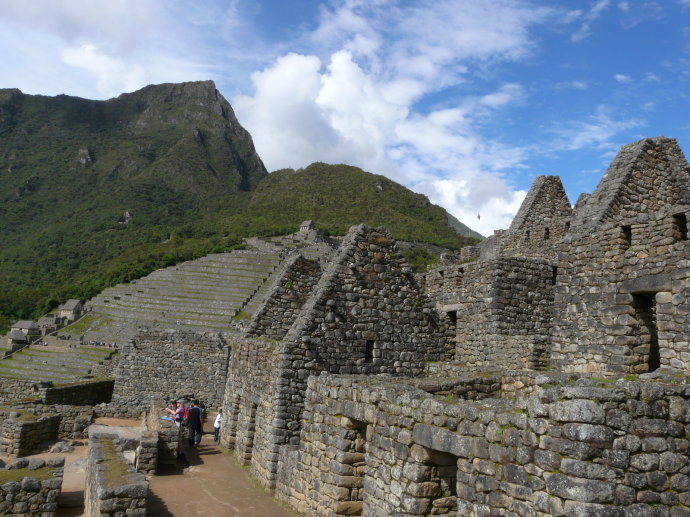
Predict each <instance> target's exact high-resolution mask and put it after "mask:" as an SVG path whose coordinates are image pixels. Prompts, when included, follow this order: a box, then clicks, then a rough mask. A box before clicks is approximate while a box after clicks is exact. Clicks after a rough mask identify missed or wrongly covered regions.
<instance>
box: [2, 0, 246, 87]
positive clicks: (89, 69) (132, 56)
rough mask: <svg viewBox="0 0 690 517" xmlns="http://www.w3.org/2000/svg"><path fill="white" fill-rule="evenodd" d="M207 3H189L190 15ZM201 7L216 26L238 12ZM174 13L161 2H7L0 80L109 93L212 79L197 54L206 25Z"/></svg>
mask: <svg viewBox="0 0 690 517" xmlns="http://www.w3.org/2000/svg"><path fill="white" fill-rule="evenodd" d="M202 5H203V4H201V3H200V2H199V1H192V2H189V3H187V4H186V8H187V12H186V14H187V16H189V17H190V18H195V14H194V13H195V8H196V11H200V8H201V6H202ZM203 12H207V13H209V12H213V13H214V14H215V15H216V16H215V17H214V20H213V23H215V24H216V26H221V25H222V23H224V21H226V20H227V19H228V17H230V16H232V15H233V13H232V11H231V10H230V11H228V10H227V9H226V8H224V9H223V11H222V12H218V11H216V10H215V9H212V8H210V6H209V7H208V8H206V9H205V10H203ZM177 14H178V13H177V12H175V10H174V7H173V6H172V4H169V3H167V2H164V1H163V0H121V1H117V2H106V1H94V0H61V1H60V2H52V1H49V0H35V1H32V2H24V1H22V0H5V1H3V6H2V9H1V10H0V48H2V49H3V60H2V63H0V67H2V69H0V72H4V73H0V86H2V87H17V88H20V89H21V90H23V91H25V92H27V93H41V94H49V95H55V94H58V93H67V94H70V95H83V96H88V97H90V98H94V97H96V98H107V97H110V96H114V95H117V94H120V93H122V92H123V91H132V90H134V89H137V88H141V87H142V86H145V85H147V84H150V83H161V82H176V81H183V80H197V79H208V78H209V76H212V75H213V68H212V66H209V65H207V64H204V63H203V62H199V60H198V55H199V53H201V50H202V49H203V48H204V45H205V44H204V43H203V37H204V32H205V31H204V30H203V28H202V26H201V25H200V26H199V27H195V26H194V25H192V22H190V21H188V20H187V18H180V17H179V16H177ZM207 22H208V20H207ZM209 23H210V22H209ZM182 34H184V37H182ZM42 78H45V80H42ZM10 81H11V83H10Z"/></svg>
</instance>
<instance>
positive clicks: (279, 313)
mask: <svg viewBox="0 0 690 517" xmlns="http://www.w3.org/2000/svg"><path fill="white" fill-rule="evenodd" d="M320 276H321V266H320V265H319V263H318V261H316V260H308V259H306V258H304V257H303V256H302V255H297V256H294V257H291V258H290V259H288V260H287V261H286V264H285V265H284V266H283V268H282V272H281V274H279V275H277V277H276V279H275V280H274V284H273V286H272V288H271V290H270V291H269V293H268V295H267V296H266V297H265V299H264V301H263V302H262V304H261V305H260V306H259V308H258V309H257V311H256V312H255V314H254V317H253V318H252V320H251V322H250V324H249V329H248V331H247V334H249V335H254V336H264V337H267V338H270V339H282V338H283V337H284V336H285V334H286V333H287V331H288V330H289V329H290V327H291V326H292V324H293V323H294V321H295V318H297V315H298V314H299V312H300V310H301V309H302V306H303V305H304V303H305V302H306V301H307V298H308V297H309V295H310V294H311V291H312V289H313V288H314V285H316V282H317V281H318V280H319V277H320Z"/></svg>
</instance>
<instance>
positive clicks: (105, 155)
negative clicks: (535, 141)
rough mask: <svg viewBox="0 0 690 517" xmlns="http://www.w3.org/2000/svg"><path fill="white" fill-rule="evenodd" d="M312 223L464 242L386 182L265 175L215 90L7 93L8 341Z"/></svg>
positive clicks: (4, 299) (3, 262)
mask: <svg viewBox="0 0 690 517" xmlns="http://www.w3.org/2000/svg"><path fill="white" fill-rule="evenodd" d="M305 219H312V220H314V221H316V224H317V226H318V227H320V228H323V229H324V230H326V231H329V232H331V233H334V234H335V233H344V232H345V231H346V230H347V228H348V227H349V226H351V225H353V224H358V223H361V222H364V223H368V224H372V225H385V226H387V227H388V228H389V229H390V230H391V231H392V232H393V234H394V235H395V236H396V237H397V238H400V239H404V240H419V241H425V242H433V243H437V244H442V245H444V246H448V247H453V248H457V247H460V246H462V245H463V244H465V243H466V242H468V241H467V239H465V238H463V237H460V236H458V234H457V233H456V232H455V231H453V229H452V228H451V227H450V226H449V224H448V221H449V219H448V214H447V213H446V212H445V211H444V210H443V209H442V208H440V207H438V206H435V205H432V204H431V203H430V202H429V200H428V199H427V198H426V197H424V196H421V195H419V194H414V193H413V192H411V191H409V190H408V189H406V188H404V187H402V186H401V185H398V184H396V183H395V182H392V181H390V180H388V179H386V178H384V177H383V176H376V175H373V174H370V173H366V172H364V171H362V170H361V169H357V168H355V167H349V166H345V165H337V166H335V165H334V166H332V165H326V164H322V163H316V164H312V165H310V166H309V167H306V168H305V169H300V170H297V171H293V170H281V171H276V172H274V173H272V174H270V175H269V174H268V173H267V171H266V169H265V167H264V165H263V163H262V162H261V159H260V158H259V156H258V155H257V153H256V151H255V149H254V145H253V143H252V139H251V136H250V135H249V133H248V132H247V131H246V130H244V129H243V128H242V126H240V124H239V122H238V121H237V119H236V118H235V115H234V113H233V110H232V107H231V106H230V104H229V103H228V102H227V101H226V100H225V99H224V98H223V97H222V95H220V93H218V91H217V90H216V88H215V85H214V84H213V82H212V81H203V82H192V83H181V84H161V85H153V86H147V87H145V88H143V89H141V90H139V91H136V92H133V93H127V94H123V95H121V96H119V97H117V98H115V99H110V100H106V101H93V100H87V99H80V98H76V97H69V96H65V95H59V96H57V97H45V96H40V95H26V94H23V93H22V92H21V91H19V90H16V89H0V242H2V246H0V272H1V273H2V274H0V328H2V327H3V326H4V325H5V324H6V323H7V321H8V320H9V319H16V318H29V317H32V316H35V315H36V314H39V313H41V312H44V311H45V310H47V309H50V308H51V307H53V306H54V305H55V304H57V303H58V302H60V301H62V300H64V299H65V298H67V297H75V298H82V299H84V298H86V297H90V296H93V295H94V294H95V293H97V292H98V291H100V290H101V289H103V288H104V287H106V286H108V285H112V284H114V283H117V282H123V281H128V280H131V279H133V278H137V277H139V276H142V275H145V274H147V273H149V272H150V271H152V270H154V269H156V268H159V267H164V266H168V265H172V264H174V263H176V262H179V261H182V260H188V259H191V258H196V257H198V256H201V255H204V254H206V253H209V252H217V251H222V250H224V249H230V248H232V247H234V246H237V245H239V244H240V243H241V238H242V237H246V236H252V235H277V234H283V233H289V232H292V231H295V230H296V229H297V228H298V226H299V223H300V222H301V221H302V220H305ZM3 318H4V319H3Z"/></svg>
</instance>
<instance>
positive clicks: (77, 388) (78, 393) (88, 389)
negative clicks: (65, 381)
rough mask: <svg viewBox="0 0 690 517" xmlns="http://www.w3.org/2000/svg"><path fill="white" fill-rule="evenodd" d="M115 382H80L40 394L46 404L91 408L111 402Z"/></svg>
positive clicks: (45, 390) (48, 388)
mask: <svg viewBox="0 0 690 517" xmlns="http://www.w3.org/2000/svg"><path fill="white" fill-rule="evenodd" d="M114 383H115V381H114V380H112V379H109V380H99V381H90V382H80V383H74V384H69V385H64V386H50V387H46V388H42V389H41V390H40V391H39V392H40V394H41V396H42V398H43V402H44V403H46V404H69V405H72V406H91V405H95V404H100V403H102V402H110V400H111V398H112V395H113V385H114Z"/></svg>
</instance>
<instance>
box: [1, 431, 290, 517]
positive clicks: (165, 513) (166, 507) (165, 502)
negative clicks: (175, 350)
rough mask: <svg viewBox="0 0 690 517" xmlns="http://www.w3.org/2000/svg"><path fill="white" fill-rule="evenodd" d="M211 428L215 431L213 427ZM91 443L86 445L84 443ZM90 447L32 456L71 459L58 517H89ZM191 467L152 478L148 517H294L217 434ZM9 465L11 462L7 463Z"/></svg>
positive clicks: (192, 456) (191, 454)
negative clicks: (86, 513)
mask: <svg viewBox="0 0 690 517" xmlns="http://www.w3.org/2000/svg"><path fill="white" fill-rule="evenodd" d="M97 423H98V424H103V425H108V424H110V425H119V426H133V425H135V424H136V422H135V421H127V420H120V419H117V420H116V419H99V421H98V422H97ZM205 427H206V429H208V428H210V427H211V425H210V424H209V423H207V424H206V426H205ZM84 443H86V441H84ZM86 452H87V447H86V445H82V446H77V447H75V450H74V451H73V452H69V453H55V454H52V453H42V454H36V455H34V456H31V457H40V458H49V457H55V456H64V457H65V472H64V477H63V481H62V494H61V495H60V499H58V503H59V508H58V511H57V513H56V517H84V506H83V505H84V484H85V472H84V470H85V467H86ZM187 457H188V460H189V464H190V465H189V466H187V467H186V468H184V466H182V465H180V466H178V467H174V468H168V469H166V470H164V471H162V472H160V473H159V475H156V476H152V477H151V479H150V482H149V497H148V501H147V515H148V517H197V516H198V517H202V516H203V517H294V516H295V515H296V514H294V513H291V512H289V511H287V510H285V509H284V508H283V507H281V506H280V505H279V504H278V503H277V502H276V501H275V500H274V499H273V497H272V496H271V495H270V494H269V493H267V492H265V491H264V490H262V489H261V488H259V487H258V485H257V484H256V482H254V481H252V480H251V479H250V478H249V475H248V473H247V470H246V469H243V468H241V467H240V466H238V465H237V463H236V462H235V461H234V459H233V457H232V455H231V454H229V453H228V452H225V451H223V450H222V449H221V448H220V447H217V446H216V445H215V443H214V441H213V434H212V433H207V434H205V435H204V437H203V439H202V442H201V445H200V446H199V447H198V448H195V449H192V450H191V451H187ZM6 459H7V461H8V462H10V463H11V462H12V460H11V459H9V458H6Z"/></svg>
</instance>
